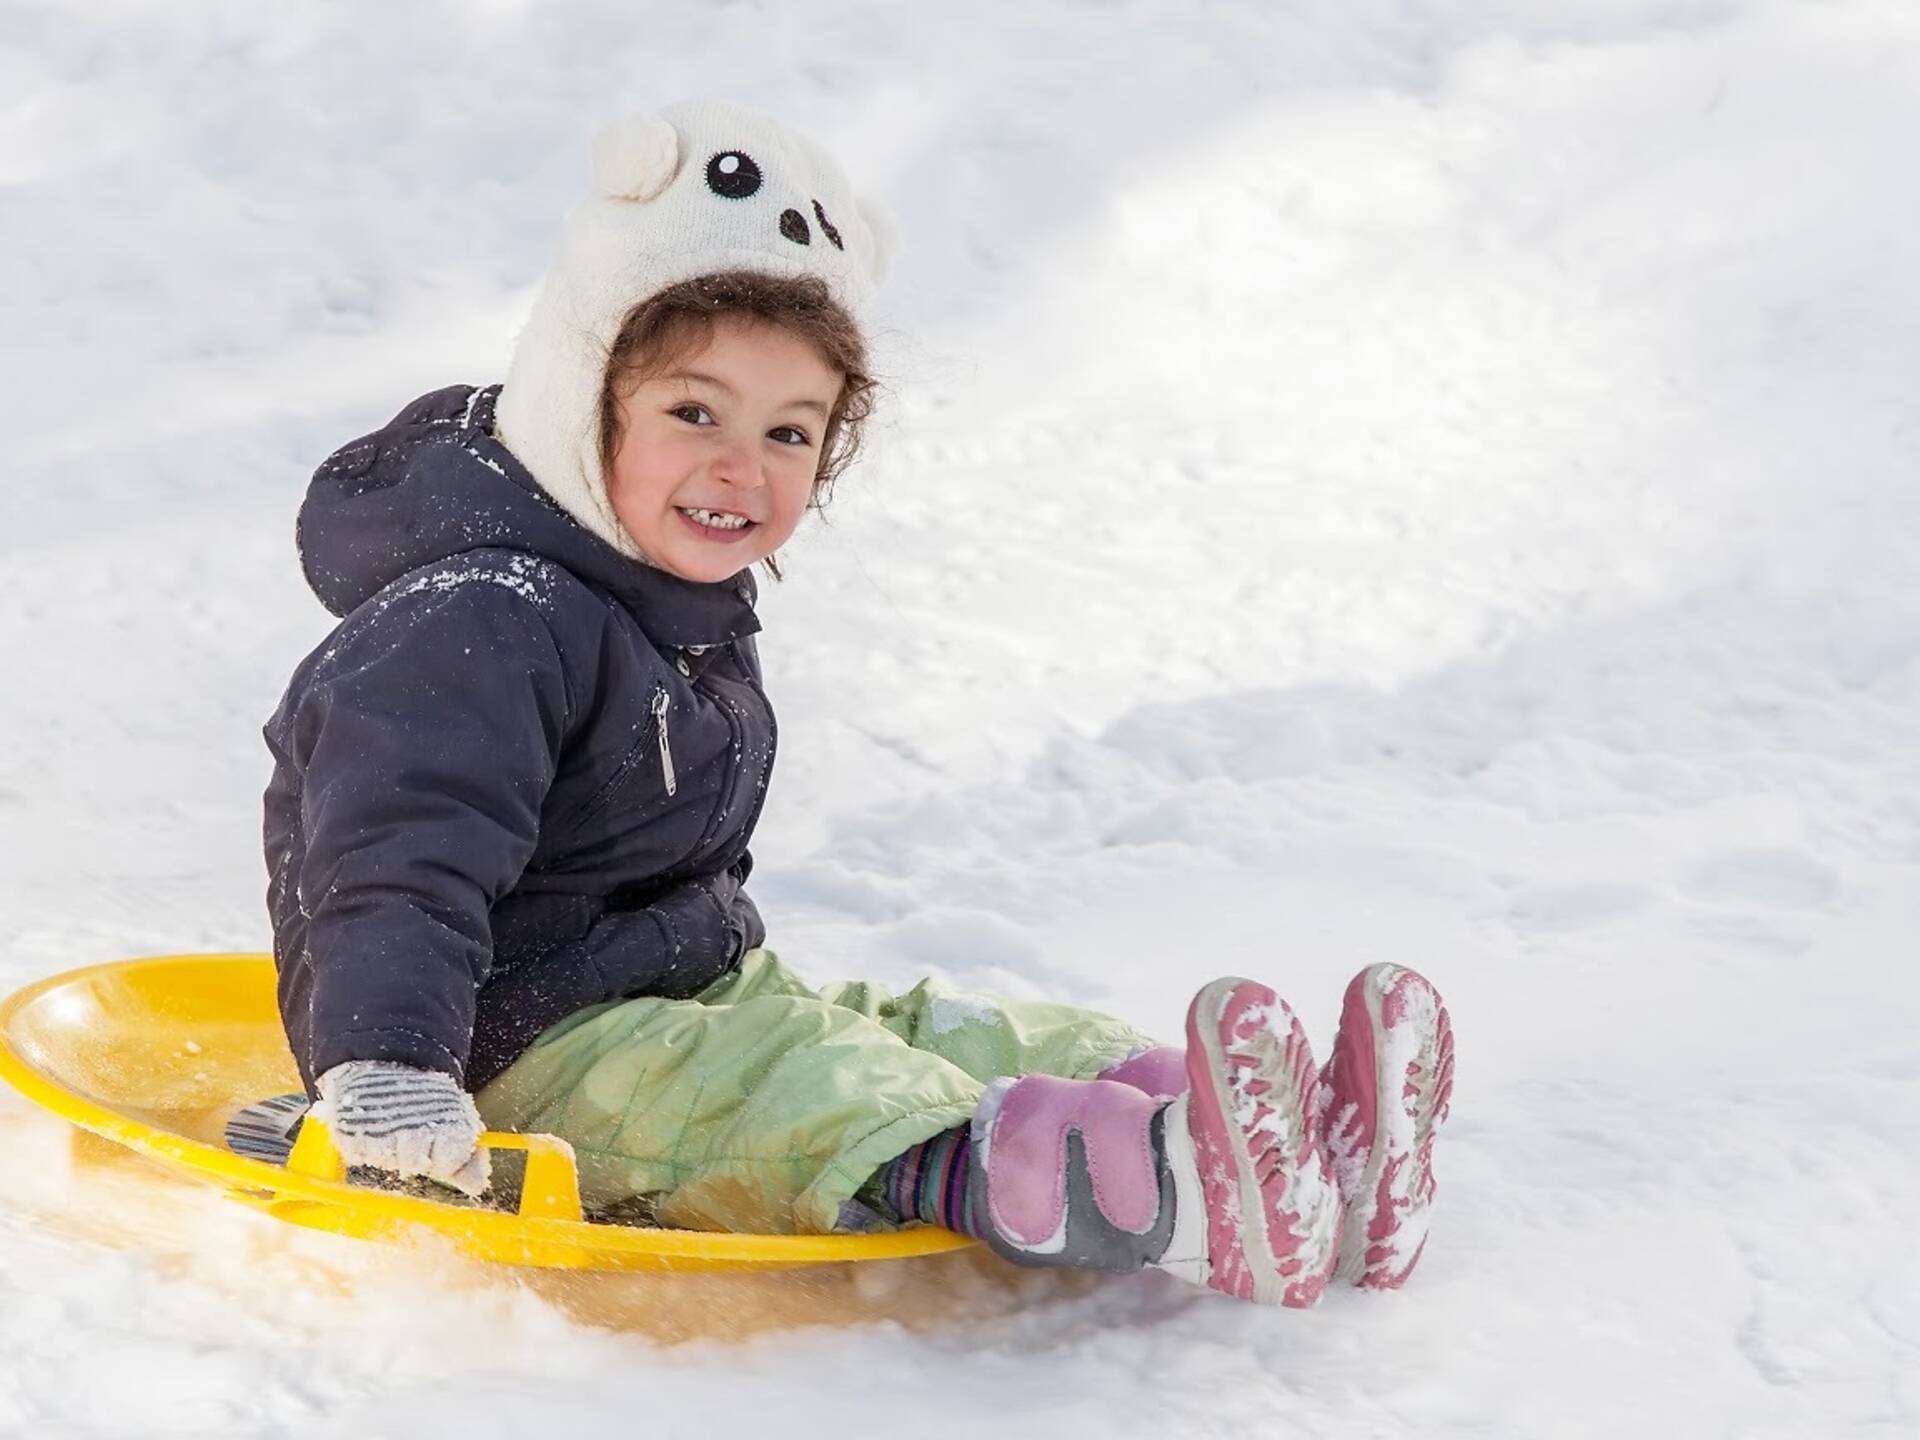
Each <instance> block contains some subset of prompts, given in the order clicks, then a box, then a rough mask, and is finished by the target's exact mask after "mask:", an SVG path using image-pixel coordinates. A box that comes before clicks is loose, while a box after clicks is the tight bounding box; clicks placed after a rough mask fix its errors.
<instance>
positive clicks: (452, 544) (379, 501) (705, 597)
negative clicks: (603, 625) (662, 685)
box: [295, 385, 760, 646]
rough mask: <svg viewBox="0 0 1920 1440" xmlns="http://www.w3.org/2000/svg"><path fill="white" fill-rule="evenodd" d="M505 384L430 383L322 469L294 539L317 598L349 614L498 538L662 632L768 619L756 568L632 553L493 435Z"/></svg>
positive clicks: (664, 640)
mask: <svg viewBox="0 0 1920 1440" xmlns="http://www.w3.org/2000/svg"><path fill="white" fill-rule="evenodd" d="M499 389H500V387H499V386H497V385H493V386H488V387H486V388H484V389H475V388H474V387H472V386H470V385H455V386H452V387H450V388H448V389H445V390H436V391H434V392H433V393H432V394H430V395H423V396H421V398H420V399H418V400H416V401H414V402H413V404H411V405H409V406H407V408H406V409H404V410H402V411H401V412H400V413H399V414H398V415H396V416H395V417H394V418H393V419H392V420H391V421H389V422H388V423H387V424H386V425H385V426H384V427H382V428H381V429H379V430H376V431H374V432H373V433H372V434H371V435H365V436H362V437H361V438H360V439H358V440H355V441H353V442H352V443H350V444H347V445H343V446H342V447H341V448H340V449H338V450H336V451H335V452H334V453H333V454H332V455H331V456H330V457H328V459H327V461H326V463H325V464H323V465H322V466H321V467H320V468H319V469H318V470H316V471H315V472H314V476H313V481H312V483H311V484H310V485H309V486H308V488H307V498H306V500H305V502H304V503H303V504H302V505H301V507H300V519H299V522H298V525H297V528H296V530H295V540H296V543H297V545H298V547H299V551H300V564H301V568H302V569H303V570H304V571H305V573H306V577H307V584H308V585H310V586H311V587H312V588H313V593H314V594H315V595H317V596H319V597H320V603H321V604H323V605H325V606H326V607H327V609H328V610H330V611H332V612H333V613H334V614H335V615H341V616H344V615H346V614H347V613H348V612H349V611H351V610H353V609H355V608H356V607H357V606H359V605H362V604H364V603H365V602H366V601H367V600H369V599H371V598H372V597H373V596H374V595H376V594H377V593H379V591H380V590H381V589H382V588H383V587H385V586H386V585H388V584H389V583H391V582H392V581H394V580H396V579H398V578H399V577H400V576H402V575H405V574H407V573H409V572H411V571H414V570H417V569H419V568H420V567H421V566H423V565H431V564H433V563H435V562H436V561H440V560H444V559H446V558H447V557H448V556H451V555H458V554H460V553H462V552H464V551H468V550H481V549H491V548H496V547H497V548H506V549H513V550H522V551H527V552H530V553H532V554H535V555H540V556H543V557H545V558H546V559H548V560H551V561H553V562H554V563H555V564H558V565H561V566H564V567H565V568H566V569H567V570H569V571H571V572H572V573H573V574H574V575H575V576H577V577H578V578H579V579H581V580H582V581H584V582H586V583H587V584H588V585H591V586H593V587H594V588H596V589H599V590H603V591H606V592H608V593H610V594H612V595H613V596H614V597H616V598H617V599H618V600H619V601H620V602H621V603H622V604H623V605H625V606H626V608H627V609H628V610H629V611H631V612H632V614H633V616H634V618H635V620H637V621H638V622H639V624H640V627H641V629H643V630H645V631H646V632H647V636H648V638H649V639H651V640H653V641H654V642H655V643H656V644H663V645H675V646H683V645H717V644H721V643H723V642H725V641H728V640H738V639H740V638H741V637H743V636H746V635H751V634H753V633H754V632H756V631H757V630H759V628H760V622H759V620H758V619H757V618H756V617H755V615H754V613H753V602H754V599H755V594H756V592H755V589H754V583H753V576H752V575H751V574H750V573H749V572H748V571H745V570H742V571H740V572H739V573H738V574H737V575H735V576H733V577H732V578H731V579H729V580H723V581H720V582H718V583H715V584H701V583H698V582H695V581H691V580H683V579H681V578H680V577H679V576H677V575H672V574H669V573H668V572H667V571H664V570H658V569H655V568H654V567H652V566H650V565H647V564H645V563H643V562H641V561H638V560H634V559H630V558H629V557H627V556H625V555H622V554H621V553H620V552H619V551H617V550H615V549H614V548H613V547H612V546H611V545H609V544H607V543H606V541H604V540H602V539H600V538H599V537H598V536H595V535H593V534H592V533H590V532H589V531H587V530H586V529H585V528H583V527H582V526H581V525H580V524H579V523H578V522H577V521H575V520H574V519H573V518H572V517H571V516H570V515H568V514H567V512H566V511H565V510H563V509H561V508H560V506H559V505H558V504H556V503H555V502H554V501H553V500H552V499H550V498H549V497H548V496H547V494H546V493H545V492H544V491H543V490H542V489H541V488H540V486H539V484H538V483H537V482H536V481H535V480H534V478H533V476H532V475H531V474H529V473H528V471H527V469H526V467H525V466H523V465H522V464H521V463H520V462H519V461H518V460H516V459H515V458H514V457H513V455H512V454H510V453H509V452H508V450H507V448H506V447H505V446H504V445H502V444H501V443H500V442H499V441H498V440H496V439H495V438H494V436H493V406H494V400H495V397H496V396H497V395H498V394H499Z"/></svg>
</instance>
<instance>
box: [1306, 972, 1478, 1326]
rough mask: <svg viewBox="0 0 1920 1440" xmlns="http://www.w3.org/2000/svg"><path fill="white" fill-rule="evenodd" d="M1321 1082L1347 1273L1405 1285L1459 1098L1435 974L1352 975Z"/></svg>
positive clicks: (1385, 1286) (1356, 1279) (1387, 1285)
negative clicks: (1441, 1140)
mask: <svg viewBox="0 0 1920 1440" xmlns="http://www.w3.org/2000/svg"><path fill="white" fill-rule="evenodd" d="M1321 1083H1322V1087H1323V1097H1322V1103H1323V1104H1324V1105H1325V1107H1326V1115H1325V1118H1326V1126H1327V1149H1328V1152H1329V1154H1330V1155H1331V1156H1332V1159H1333V1173H1334V1179H1335V1181H1336V1182H1337V1183H1338V1184H1339V1187H1340V1194H1341V1198H1342V1201H1343V1203H1344V1205H1345V1207H1346V1218H1345V1222H1344V1238H1343V1240H1342V1244H1341V1253H1340V1275H1341V1277H1342V1278H1343V1279H1346V1280H1350V1281H1352V1282H1353V1283H1354V1284H1355V1285H1360V1286H1364V1287H1365V1288H1367V1289H1369V1290H1394V1289H1398V1288H1399V1287H1400V1286H1401V1285H1403V1284H1404V1283H1406V1279H1407V1276H1408V1275H1410V1274H1412V1273H1413V1267H1414V1266H1415V1265H1416V1264H1417V1263H1418V1262H1419V1259H1420V1252H1421V1249H1422V1248H1423V1247H1424V1246H1425V1244H1426V1240H1427V1225H1428V1222H1429V1220H1430V1219H1431V1218H1432V1210H1433V1191H1434V1179H1433V1138H1434V1133H1435V1132H1436V1131H1437V1130H1438V1129H1439V1128H1440V1123H1441V1121H1443V1120H1445V1119H1446V1117H1447V1110H1448V1106H1449V1104H1450V1103H1451V1101H1452V1098H1453V1026H1452V1024H1451V1022H1450V1021H1449V1020H1448V1018H1447V1007H1446V1006H1445V1005H1444V1004H1443V1003H1442V1002H1441V999H1440V994H1439V992H1438V991H1437V990H1435V989H1434V988H1433V986H1432V985H1431V984H1430V983H1429V982H1428V981H1427V979H1426V977H1424V976H1422V975H1420V974H1418V973H1416V972H1415V971H1412V970H1408V969H1406V968H1405V967H1404V966H1400V965H1373V966H1369V967H1368V968H1367V969H1365V970H1362V971H1361V972H1360V973H1359V974H1358V975H1356V976H1354V977H1353V980H1352V983H1350V984H1349V985H1348V986H1347V997H1346V1003H1345V1005H1344V1006H1343V1007H1342V1009H1341V1012H1340V1033H1339V1034H1338V1036H1336V1037H1335V1039H1334V1042H1333V1054H1332V1056H1331V1057H1330V1058H1329V1059H1328V1061H1327V1068H1326V1069H1325V1070H1324V1071H1323V1072H1322V1074H1321Z"/></svg>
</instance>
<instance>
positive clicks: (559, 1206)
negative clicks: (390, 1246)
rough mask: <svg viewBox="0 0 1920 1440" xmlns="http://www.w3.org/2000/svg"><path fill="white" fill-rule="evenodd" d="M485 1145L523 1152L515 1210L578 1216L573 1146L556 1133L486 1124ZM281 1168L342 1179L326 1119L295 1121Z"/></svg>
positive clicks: (543, 1216)
mask: <svg viewBox="0 0 1920 1440" xmlns="http://www.w3.org/2000/svg"><path fill="white" fill-rule="evenodd" d="M480 1144H481V1146H482V1147H483V1148H485V1149H488V1150H524V1151H526V1152H527V1173H526V1178H525V1179H524V1180H522V1181H521V1183H520V1211H519V1213H520V1215H521V1216H522V1217H523V1218H526V1219H530V1220H531V1219H539V1220H576V1221H577V1220H580V1219H582V1218H584V1217H583V1216H582V1214H581V1211H580V1173H579V1170H578V1168H577V1166H576V1165H575V1164H574V1158H573V1146H571V1145H569V1144H568V1143H567V1142H566V1141H564V1140H562V1139H561V1138H560V1137H559V1136H558V1135H521V1134H517V1133H515V1132H513V1131H509V1130H488V1131H486V1132H485V1133H484V1134H482V1135H481V1136H480ZM287 1169H289V1170H292V1171H295V1172H297V1173H298V1174H301V1175H312V1176H314V1177H315V1178H316V1179H320V1180H345V1179H346V1178H347V1162H346V1161H345V1160H342V1159H341V1158H340V1150H339V1147H337V1146H336V1145H335V1144H334V1143H333V1132H332V1131H331V1130H329V1129H328V1128H327V1122H326V1121H324V1120H321V1119H318V1118H316V1117H315V1116H314V1115H312V1114H308V1115H307V1116H306V1118H304V1119H303V1120H302V1121H301V1122H300V1134H299V1136H298V1137H297V1138H296V1139H295V1140H294V1142H293V1153H292V1154H290V1155H288V1156H287Z"/></svg>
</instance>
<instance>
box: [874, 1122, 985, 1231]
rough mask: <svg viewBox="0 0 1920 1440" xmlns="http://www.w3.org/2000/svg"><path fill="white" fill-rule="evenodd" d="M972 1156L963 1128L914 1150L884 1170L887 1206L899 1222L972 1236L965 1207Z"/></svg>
mask: <svg viewBox="0 0 1920 1440" xmlns="http://www.w3.org/2000/svg"><path fill="white" fill-rule="evenodd" d="M972 1155H973V1141H972V1139H971V1137H970V1135H969V1134H968V1127H967V1126H965V1125H962V1126H959V1127H957V1128H956V1129H953V1130H948V1131H945V1132H943V1133H942V1134H939V1135H936V1136H934V1137H933V1138H932V1139H931V1140H927V1141H924V1142H922V1143H921V1144H919V1145H916V1146H914V1147H913V1148H912V1149H911V1150H908V1151H907V1152H906V1153H905V1154H903V1155H901V1156H899V1157H898V1158H896V1159H895V1160H894V1161H893V1163H892V1164H890V1165H889V1166H887V1169H886V1179H885V1186H886V1196H887V1204H888V1205H890V1206H891V1207H892V1208H893V1211H894V1213H895V1214H897V1215H899V1216H901V1217H902V1218H911V1219H915V1220H922V1221H925V1222H926V1223H927V1224H929V1225H938V1226H940V1227H941V1228H942V1229H945V1230H956V1231H958V1232H959V1233H961V1234H962V1235H973V1234H975V1231H974V1228H973V1226H972V1224H971V1222H970V1219H969V1207H968V1205H967V1177H968V1171H969V1169H970V1165H971V1159H972Z"/></svg>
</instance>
